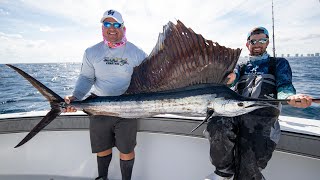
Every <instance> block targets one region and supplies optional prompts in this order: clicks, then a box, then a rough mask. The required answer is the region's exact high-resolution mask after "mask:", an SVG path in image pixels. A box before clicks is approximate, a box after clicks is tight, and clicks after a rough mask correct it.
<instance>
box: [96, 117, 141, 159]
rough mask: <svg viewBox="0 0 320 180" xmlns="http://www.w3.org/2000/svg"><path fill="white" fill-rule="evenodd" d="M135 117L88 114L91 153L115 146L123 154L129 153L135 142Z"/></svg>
mask: <svg viewBox="0 0 320 180" xmlns="http://www.w3.org/2000/svg"><path fill="white" fill-rule="evenodd" d="M137 126H138V125H137V119H125V118H119V117H109V116H101V115H97V116H90V141H91V149H92V153H98V152H102V151H105V150H108V149H110V148H113V147H117V148H118V150H119V151H120V152H121V153H123V154H129V153H131V152H132V151H133V150H134V148H135V146H136V144H137V142H136V136H137Z"/></svg>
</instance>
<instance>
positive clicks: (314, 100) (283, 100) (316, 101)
mask: <svg viewBox="0 0 320 180" xmlns="http://www.w3.org/2000/svg"><path fill="white" fill-rule="evenodd" d="M245 101H260V102H288V101H290V99H248V100H247V99H246V100H245ZM296 102H301V100H296ZM312 102H314V103H320V98H314V99H312Z"/></svg>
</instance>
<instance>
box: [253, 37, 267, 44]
mask: <svg viewBox="0 0 320 180" xmlns="http://www.w3.org/2000/svg"><path fill="white" fill-rule="evenodd" d="M268 40H269V39H268V38H261V39H259V40H257V39H251V40H249V43H250V44H251V45H255V44H257V42H259V43H260V44H265V43H267V42H268Z"/></svg>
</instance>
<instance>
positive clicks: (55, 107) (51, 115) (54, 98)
mask: <svg viewBox="0 0 320 180" xmlns="http://www.w3.org/2000/svg"><path fill="white" fill-rule="evenodd" d="M6 65H7V66H9V67H11V68H12V69H14V70H15V71H17V72H18V73H19V74H20V75H21V76H23V77H24V78H25V79H26V80H28V81H29V82H30V83H31V84H32V85H33V87H35V88H36V89H37V90H38V91H39V92H40V93H41V94H42V95H43V96H44V97H45V98H46V99H47V100H48V101H49V103H50V106H51V110H50V111H49V112H48V113H47V114H46V116H45V117H44V118H43V119H42V120H41V121H40V122H39V123H38V124H37V125H36V126H35V127H34V128H33V129H32V130H31V131H30V132H29V133H28V134H27V136H26V137H24V138H23V139H22V140H21V141H20V142H19V144H18V145H16V146H15V148H17V147H19V146H21V145H23V144H24V143H26V142H28V141H29V140H30V139H32V138H33V137H34V136H35V135H36V134H37V133H38V132H40V131H41V130H42V129H43V128H45V127H46V126H47V125H48V124H49V123H50V122H51V121H53V120H54V119H55V118H56V117H57V116H59V115H60V113H61V110H60V103H61V102H64V100H63V98H61V97H60V96H59V95H57V94H56V93H55V92H53V91H52V90H51V89H49V88H48V87H46V86H45V85H43V84H42V83H41V82H39V81H38V80H36V79H35V78H33V77H32V76H30V75H29V74H27V73H26V72H24V71H23V70H21V69H19V68H17V67H15V66H13V65H11V64H6Z"/></svg>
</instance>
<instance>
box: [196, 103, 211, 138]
mask: <svg viewBox="0 0 320 180" xmlns="http://www.w3.org/2000/svg"><path fill="white" fill-rule="evenodd" d="M213 113H214V110H213V109H211V108H208V109H207V116H206V118H205V119H204V120H203V121H201V123H200V124H198V126H197V127H195V128H193V129H192V130H191V132H193V131H195V130H196V129H198V128H199V127H200V126H202V124H204V123H205V122H207V121H208V119H209V118H210V117H211V116H212V114H213Z"/></svg>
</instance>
